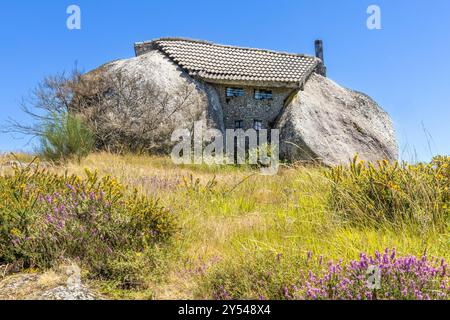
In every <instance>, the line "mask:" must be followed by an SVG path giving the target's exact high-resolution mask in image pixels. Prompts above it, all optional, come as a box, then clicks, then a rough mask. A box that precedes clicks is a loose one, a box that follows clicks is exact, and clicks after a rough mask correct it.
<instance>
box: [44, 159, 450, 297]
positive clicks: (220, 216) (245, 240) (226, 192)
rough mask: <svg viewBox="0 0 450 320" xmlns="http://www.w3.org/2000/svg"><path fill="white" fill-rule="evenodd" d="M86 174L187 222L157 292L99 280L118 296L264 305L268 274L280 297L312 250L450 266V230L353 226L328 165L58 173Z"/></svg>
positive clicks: (139, 166) (270, 293)
mask: <svg viewBox="0 0 450 320" xmlns="http://www.w3.org/2000/svg"><path fill="white" fill-rule="evenodd" d="M84 167H88V168H89V169H91V170H94V169H95V170H98V172H99V173H100V174H101V175H109V174H111V175H113V176H115V177H117V178H118V179H119V180H120V181H121V182H122V183H124V184H127V185H130V186H134V187H136V188H137V189H139V191H141V192H143V193H145V194H148V195H150V196H155V197H158V198H159V199H160V204H161V205H163V206H165V207H166V208H168V209H169V210H170V211H172V212H173V213H174V214H175V215H176V216H177V219H178V221H179V226H180V232H179V233H178V234H176V236H175V239H174V245H173V248H172V249H171V251H170V252H166V253H164V254H163V255H161V261H160V264H159V265H157V266H155V268H154V273H155V274H157V275H158V276H157V277H155V276H154V275H149V276H148V283H149V286H148V288H146V289H145V290H142V291H121V290H117V289H116V288H115V287H113V286H110V285H109V284H108V283H104V282H98V281H97V282H96V283H95V284H96V285H98V286H99V287H100V288H102V289H103V291H104V292H106V293H107V294H109V295H111V296H112V297H115V298H124V297H125V298H151V299H212V298H214V297H215V294H216V292H217V290H218V289H219V287H220V285H221V284H223V283H227V284H229V285H230V287H232V288H233V290H235V292H234V294H235V295H236V296H238V297H240V298H258V294H259V292H261V288H258V286H257V284H258V280H261V278H262V277H264V275H265V274H267V273H268V272H269V273H271V276H270V281H268V282H266V284H265V288H263V290H262V291H263V292H264V293H265V296H266V297H269V298H270V297H272V298H280V293H279V292H280V286H281V284H282V283H288V282H289V280H290V279H295V278H296V277H298V274H299V272H300V270H301V269H302V268H303V267H304V260H305V257H306V255H307V252H308V251H312V252H313V254H314V255H315V256H320V255H322V256H323V257H324V260H325V261H328V260H331V259H334V260H338V259H343V260H344V261H349V260H351V259H355V258H358V256H359V253H360V252H367V253H374V252H375V251H376V250H379V251H382V250H384V249H385V248H387V247H391V248H392V247H396V248H397V251H398V252H399V254H404V255H410V254H411V255H416V256H421V254H422V253H423V252H424V251H425V249H427V250H428V254H429V255H431V256H436V257H442V258H445V259H446V260H449V259H450V251H449V244H450V243H449V239H450V238H449V232H448V231H449V229H448V228H446V229H445V228H444V229H441V230H439V231H437V229H433V228H425V229H422V228H419V227H418V226H417V225H416V224H405V225H403V226H397V225H392V224H379V225H364V224H362V225H355V224H351V223H348V221H346V219H343V218H342V215H341V214H340V213H339V212H337V211H336V210H334V208H333V207H331V205H330V201H329V200H330V196H331V195H332V190H333V188H332V186H333V182H332V181H331V180H330V179H328V178H326V177H325V172H327V171H328V170H329V169H325V168H322V167H303V166H291V167H283V168H282V169H281V170H280V172H279V174H278V175H276V176H270V177H265V176H260V175H259V174H258V173H259V171H258V170H256V169H252V168H250V167H246V166H242V167H235V166H226V167H207V166H175V165H173V164H172V163H171V161H170V159H169V158H161V157H146V156H133V155H125V156H114V155H110V154H105V153H103V154H94V155H91V156H89V157H88V158H87V159H85V160H82V162H81V164H78V163H75V162H73V163H69V164H67V165H65V166H64V167H57V168H54V169H52V170H55V171H59V172H61V171H65V170H68V171H69V172H70V173H75V174H81V172H82V171H83V168H84ZM275 266H276V267H275ZM255 286H256V287H255Z"/></svg>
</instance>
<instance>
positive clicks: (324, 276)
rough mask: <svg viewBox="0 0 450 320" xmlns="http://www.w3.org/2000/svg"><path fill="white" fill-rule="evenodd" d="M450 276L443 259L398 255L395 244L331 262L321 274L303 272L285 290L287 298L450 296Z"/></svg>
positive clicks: (425, 255)
mask: <svg viewBox="0 0 450 320" xmlns="http://www.w3.org/2000/svg"><path fill="white" fill-rule="evenodd" d="M319 259H320V258H319ZM319 259H318V260H319ZM318 260H317V261H318ZM311 261H312V260H311ZM316 263H317V262H316ZM370 266H375V268H377V269H378V270H379V272H380V275H381V285H380V287H379V288H378V289H373V290H371V289H369V286H368V269H369V267H370ZM449 276H450V272H449V267H448V264H447V263H446V262H445V261H444V259H436V258H429V257H428V256H427V254H426V253H424V255H423V256H422V257H421V258H417V257H414V256H404V257H397V253H396V250H395V248H394V249H392V250H389V249H386V250H385V252H384V253H383V254H382V253H379V252H376V253H375V255H374V256H367V255H366V254H364V253H361V254H360V258H359V260H355V261H351V262H350V263H348V264H343V263H342V261H339V262H337V263H334V262H329V263H328V265H327V268H326V269H325V270H323V271H322V272H321V273H319V274H316V273H315V272H313V271H307V272H306V273H305V272H302V275H301V278H300V280H299V281H298V283H296V284H292V285H287V286H285V287H284V288H283V291H284V296H285V298H286V299H301V300H304V299H306V300H317V299H326V300H361V299H362V300H374V299H380V300H381V299H383V300H384V299H386V300H390V299H396V300H398V299H400V300H436V299H449V298H450V277H449Z"/></svg>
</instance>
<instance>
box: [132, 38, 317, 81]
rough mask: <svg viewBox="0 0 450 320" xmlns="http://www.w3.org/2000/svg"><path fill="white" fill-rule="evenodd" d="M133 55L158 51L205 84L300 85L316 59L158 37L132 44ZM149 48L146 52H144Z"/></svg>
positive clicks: (313, 66)
mask: <svg viewBox="0 0 450 320" xmlns="http://www.w3.org/2000/svg"><path fill="white" fill-rule="evenodd" d="M135 48H136V54H137V55H140V54H143V53H145V52H147V51H149V50H154V49H157V50H160V51H161V52H163V53H164V54H165V55H166V56H167V57H169V58H170V59H171V60H172V61H174V62H175V63H177V64H178V65H179V66H180V67H182V68H183V69H185V70H186V71H187V72H188V73H189V74H191V75H193V76H198V77H200V78H202V79H203V80H205V81H208V80H210V81H212V80H214V81H218V80H228V81H230V80H231V81H233V80H236V81H262V82H280V83H296V84H301V83H303V82H304V80H305V79H306V78H307V77H308V76H309V75H310V74H311V73H312V72H313V71H314V69H315V68H316V67H317V65H318V64H319V63H320V60H319V59H317V58H315V57H312V56H307V55H302V54H292V53H284V52H275V51H269V50H262V49H252V48H241V47H232V46H225V45H219V44H214V43H209V42H204V41H198V40H189V39H178V38H162V39H158V40H154V41H150V42H141V43H136V44H135ZM147 48H149V49H147Z"/></svg>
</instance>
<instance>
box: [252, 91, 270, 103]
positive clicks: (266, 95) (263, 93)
mask: <svg viewBox="0 0 450 320" xmlns="http://www.w3.org/2000/svg"><path fill="white" fill-rule="evenodd" d="M257 94H259V95H260V97H257ZM269 95H270V96H269ZM253 98H254V99H255V100H257V101H264V100H273V91H272V90H269V89H255V90H254V92H253Z"/></svg>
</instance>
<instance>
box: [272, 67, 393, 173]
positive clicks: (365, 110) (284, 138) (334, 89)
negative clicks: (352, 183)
mask: <svg viewBox="0 0 450 320" xmlns="http://www.w3.org/2000/svg"><path fill="white" fill-rule="evenodd" d="M276 128H278V129H280V140H281V141H280V156H281V157H282V158H283V159H286V160H291V161H295V160H306V161H319V162H322V163H324V164H327V165H334V164H339V163H345V162H348V161H349V160H350V159H351V158H353V157H354V156H355V154H358V155H359V157H360V158H361V159H364V160H367V161H371V162H374V161H377V160H381V159H387V160H397V158H398V148H397V142H396V138H395V132H394V129H393V125H392V121H391V119H390V117H389V115H388V114H387V113H386V112H384V111H383V110H382V109H381V108H380V107H379V106H378V105H377V103H376V102H375V101H373V100H372V99H371V98H369V97H368V96H366V95H364V94H362V93H358V92H355V91H352V90H349V89H346V88H343V87H341V86H339V85H338V84H336V83H335V82H333V81H331V80H330V79H328V78H325V77H322V76H320V75H317V74H312V75H311V77H310V79H309V80H308V82H307V83H306V85H305V87H304V90H303V91H299V92H298V93H297V94H296V95H295V97H294V98H293V99H292V100H291V101H290V102H289V103H288V104H287V106H286V108H285V110H284V112H283V114H282V115H281V117H280V119H279V120H278V122H277V124H276Z"/></svg>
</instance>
